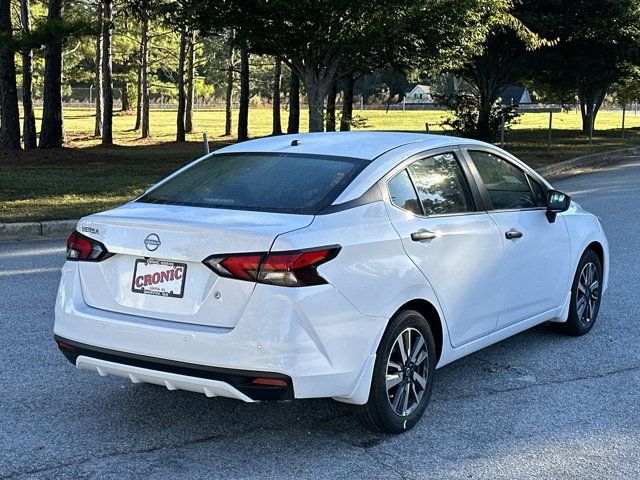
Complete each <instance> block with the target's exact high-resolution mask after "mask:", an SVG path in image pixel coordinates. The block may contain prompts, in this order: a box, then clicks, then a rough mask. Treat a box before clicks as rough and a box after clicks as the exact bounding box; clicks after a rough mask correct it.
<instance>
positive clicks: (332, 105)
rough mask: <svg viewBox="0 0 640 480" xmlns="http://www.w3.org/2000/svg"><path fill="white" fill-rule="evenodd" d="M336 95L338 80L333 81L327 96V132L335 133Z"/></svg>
mask: <svg viewBox="0 0 640 480" xmlns="http://www.w3.org/2000/svg"><path fill="white" fill-rule="evenodd" d="M337 95H338V80H337V79H334V80H333V82H331V88H329V95H327V132H335V131H336V96H337Z"/></svg>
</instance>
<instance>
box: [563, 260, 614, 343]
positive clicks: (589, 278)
mask: <svg viewBox="0 0 640 480" xmlns="http://www.w3.org/2000/svg"><path fill="white" fill-rule="evenodd" d="M601 292H602V263H601V262H600V258H599V257H598V255H596V253H595V252H594V251H593V250H587V251H586V252H585V253H584V255H582V258H581V259H580V263H578V268H577V270H576V274H575V277H574V279H573V286H572V288H571V305H570V307H569V318H568V319H567V321H566V322H564V323H552V324H551V325H552V326H553V328H554V329H555V330H557V331H559V332H560V333H564V334H566V335H571V336H574V337H577V336H580V335H584V334H586V333H588V332H589V331H590V330H591V328H593V325H594V323H595V322H596V318H597V317H598V312H599V310H600V296H601Z"/></svg>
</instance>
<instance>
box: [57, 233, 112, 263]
mask: <svg viewBox="0 0 640 480" xmlns="http://www.w3.org/2000/svg"><path fill="white" fill-rule="evenodd" d="M111 255H113V254H112V253H109V252H108V251H107V248H106V247H105V246H104V245H103V244H102V243H100V242H98V241H97V240H94V239H92V238H89V237H85V236H84V235H82V234H81V233H79V232H73V233H72V234H71V235H69V238H68V239H67V260H83V261H86V262H99V261H100V260H104V259H105V258H109V257H110V256H111Z"/></svg>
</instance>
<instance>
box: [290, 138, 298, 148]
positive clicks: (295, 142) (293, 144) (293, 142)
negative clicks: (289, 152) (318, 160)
mask: <svg viewBox="0 0 640 480" xmlns="http://www.w3.org/2000/svg"><path fill="white" fill-rule="evenodd" d="M298 145H300V140H298V139H296V140H291V146H292V147H297V146H298Z"/></svg>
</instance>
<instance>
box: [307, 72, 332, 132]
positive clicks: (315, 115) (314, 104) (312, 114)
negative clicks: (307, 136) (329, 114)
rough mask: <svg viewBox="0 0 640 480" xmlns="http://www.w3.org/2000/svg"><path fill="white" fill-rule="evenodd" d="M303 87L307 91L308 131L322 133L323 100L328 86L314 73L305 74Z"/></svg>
mask: <svg viewBox="0 0 640 480" xmlns="http://www.w3.org/2000/svg"><path fill="white" fill-rule="evenodd" d="M304 87H305V89H306V90H307V103H308V104H309V131H310V132H322V131H324V98H325V97H326V96H327V91H328V90H329V88H328V85H326V84H325V83H323V82H322V81H320V80H319V79H318V77H317V75H315V72H313V71H311V72H306V74H305V78H304Z"/></svg>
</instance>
